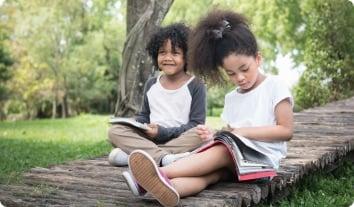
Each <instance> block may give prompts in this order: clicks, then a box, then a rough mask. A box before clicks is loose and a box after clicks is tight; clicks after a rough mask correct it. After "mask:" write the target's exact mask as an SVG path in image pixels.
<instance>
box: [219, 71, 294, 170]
mask: <svg viewBox="0 0 354 207" xmlns="http://www.w3.org/2000/svg"><path fill="white" fill-rule="evenodd" d="M286 98H289V100H290V102H291V104H292V105H293V98H292V96H291V93H290V90H289V88H288V87H287V86H286V84H285V83H284V82H283V80H281V79H280V78H279V77H278V76H267V77H266V79H265V80H264V81H263V82H262V83H261V84H260V85H258V86H257V87H256V88H254V89H253V90H251V91H249V92H247V93H239V92H237V88H236V89H235V90H233V91H231V92H230V93H228V94H227V95H226V96H225V104H224V110H223V112H222V114H221V118H222V120H223V121H224V122H225V123H226V124H229V125H230V126H231V127H235V128H237V127H257V126H270V125H276V118H275V106H276V105H277V104H278V103H279V102H280V101H282V100H284V99H286ZM250 141H251V142H252V143H253V144H254V146H256V147H257V149H258V150H259V151H260V152H262V153H263V154H266V155H267V156H268V157H269V158H270V159H271V161H272V163H271V164H272V165H273V166H274V167H275V168H278V167H279V161H280V159H281V158H284V157H285V155H286V152H287V147H286V142H283V141H282V142H275V141H274V142H262V141H256V140H250Z"/></svg>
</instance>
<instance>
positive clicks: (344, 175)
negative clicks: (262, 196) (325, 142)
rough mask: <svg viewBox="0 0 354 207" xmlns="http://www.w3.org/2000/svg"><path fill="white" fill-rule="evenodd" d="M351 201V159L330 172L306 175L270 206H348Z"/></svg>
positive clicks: (353, 169)
mask: <svg viewBox="0 0 354 207" xmlns="http://www.w3.org/2000/svg"><path fill="white" fill-rule="evenodd" d="M353 203H354V164H353V162H352V161H345V162H342V163H341V164H340V166H339V167H338V168H337V169H336V170H334V171H333V172H331V173H324V172H317V173H313V174H310V175H307V176H306V177H305V178H304V179H303V180H302V181H301V182H299V183H298V184H297V185H296V187H295V188H294V190H292V191H291V193H290V196H289V197H288V198H285V199H283V200H281V201H279V202H276V203H273V204H271V205H270V206H280V207H287V206H292V207H297V206H302V207H314V206H320V207H332V206H336V207H348V206H350V205H351V204H353ZM259 206H269V205H259Z"/></svg>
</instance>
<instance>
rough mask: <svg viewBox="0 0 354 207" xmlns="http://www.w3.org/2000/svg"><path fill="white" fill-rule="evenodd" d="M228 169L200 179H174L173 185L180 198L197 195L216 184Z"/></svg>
mask: <svg viewBox="0 0 354 207" xmlns="http://www.w3.org/2000/svg"><path fill="white" fill-rule="evenodd" d="M225 170H226V169H220V170H218V171H215V172H213V173H210V174H208V175H204V176H200V177H179V178H173V179H172V180H171V183H172V185H173V187H174V188H175V189H176V190H177V192H178V193H179V195H180V197H186V196H190V195H194V194H197V193H199V192H201V191H202V190H204V189H205V188H206V187H208V185H210V184H213V183H216V182H218V181H219V180H220V178H221V177H222V176H223V174H224V172H223V171H225Z"/></svg>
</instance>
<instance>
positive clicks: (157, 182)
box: [129, 150, 179, 206]
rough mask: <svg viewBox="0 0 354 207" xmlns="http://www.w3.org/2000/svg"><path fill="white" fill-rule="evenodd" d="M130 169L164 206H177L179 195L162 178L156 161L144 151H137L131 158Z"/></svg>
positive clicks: (140, 183) (139, 181)
mask: <svg viewBox="0 0 354 207" xmlns="http://www.w3.org/2000/svg"><path fill="white" fill-rule="evenodd" d="M129 168H130V170H131V172H132V174H133V176H134V178H135V179H136V180H137V181H138V183H139V185H141V186H142V187H143V188H144V189H145V190H146V191H148V192H149V193H151V194H152V195H153V196H154V197H155V198H156V199H157V200H158V201H159V202H160V203H161V204H162V205H163V206H176V205H177V204H178V202H179V194H178V192H177V191H176V190H175V189H173V188H172V187H171V186H170V185H169V184H168V183H166V181H165V180H164V178H162V177H161V176H160V173H159V170H158V168H157V166H156V164H155V161H154V160H153V159H152V158H151V157H150V156H149V155H148V154H147V153H146V152H144V151H141V150H136V151H134V152H132V153H131V154H130V156H129Z"/></svg>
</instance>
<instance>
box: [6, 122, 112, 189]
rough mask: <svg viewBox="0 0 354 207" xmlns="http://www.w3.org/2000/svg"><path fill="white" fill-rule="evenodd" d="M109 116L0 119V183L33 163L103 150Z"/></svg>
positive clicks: (97, 153)
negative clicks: (6, 120)
mask: <svg viewBox="0 0 354 207" xmlns="http://www.w3.org/2000/svg"><path fill="white" fill-rule="evenodd" d="M107 121H108V116H95V115H82V116H78V117H75V118H69V119H56V120H51V119H45V120H34V121H17V122H0V149H1V150H0V163H1V165H0V183H7V182H12V181H16V180H18V178H19V177H20V176H19V175H20V174H21V173H22V172H24V171H26V170H28V169H30V168H33V167H36V166H41V167H45V166H48V165H50V164H58V163H63V162H65V161H68V160H76V159H86V158H90V157H96V156H101V155H104V154H106V153H107V152H108V151H109V149H110V148H111V147H110V145H109V144H108V142H107V141H106V139H107V138H106V137H107V129H108V124H107Z"/></svg>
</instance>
